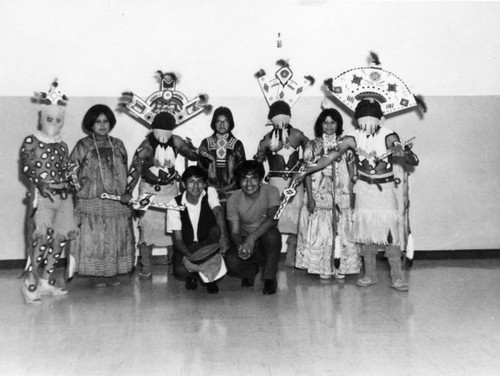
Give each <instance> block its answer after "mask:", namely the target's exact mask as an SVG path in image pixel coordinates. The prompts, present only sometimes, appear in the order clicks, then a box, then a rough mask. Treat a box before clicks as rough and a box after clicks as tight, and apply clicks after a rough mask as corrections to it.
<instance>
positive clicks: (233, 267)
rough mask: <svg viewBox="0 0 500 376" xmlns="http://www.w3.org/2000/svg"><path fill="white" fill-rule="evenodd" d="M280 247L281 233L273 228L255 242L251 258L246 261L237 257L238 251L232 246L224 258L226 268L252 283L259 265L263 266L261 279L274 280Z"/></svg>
mask: <svg viewBox="0 0 500 376" xmlns="http://www.w3.org/2000/svg"><path fill="white" fill-rule="evenodd" d="M281 245H282V244H281V233H280V232H279V230H278V229H277V228H276V227H273V228H272V229H270V230H269V231H268V232H266V233H265V234H264V235H262V236H261V237H260V238H259V239H258V240H257V241H256V242H255V248H254V250H253V253H252V256H250V257H249V258H248V259H246V260H243V259H241V258H240V257H239V256H238V251H237V250H236V248H235V247H234V246H233V247H231V248H230V249H229V250H228V251H227V253H226V256H225V258H224V259H225V261H226V267H227V269H228V271H229V272H230V273H232V274H234V275H236V276H237V277H239V278H248V279H250V280H251V281H253V280H254V279H255V276H256V275H257V273H258V271H259V265H263V270H262V278H263V279H276V274H277V273H278V261H279V258H280V253H281Z"/></svg>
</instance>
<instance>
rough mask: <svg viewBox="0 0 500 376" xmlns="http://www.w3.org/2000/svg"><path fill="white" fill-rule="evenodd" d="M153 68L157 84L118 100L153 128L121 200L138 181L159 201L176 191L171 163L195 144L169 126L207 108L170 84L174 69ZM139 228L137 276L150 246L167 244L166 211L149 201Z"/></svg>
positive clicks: (145, 269) (148, 269)
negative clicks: (145, 95) (143, 93)
mask: <svg viewBox="0 0 500 376" xmlns="http://www.w3.org/2000/svg"><path fill="white" fill-rule="evenodd" d="M158 73H159V76H160V81H161V86H160V90H159V91H156V92H154V93H152V94H151V95H150V96H149V97H148V98H147V99H146V100H142V99H141V98H140V97H138V96H136V95H135V94H133V93H124V96H126V97H127V100H126V101H125V102H122V105H123V106H124V107H125V108H126V109H127V110H128V111H129V113H130V114H131V115H133V116H134V117H136V118H138V119H139V120H142V121H143V122H145V123H147V124H149V125H150V127H151V129H152V130H151V132H150V133H149V134H148V135H147V136H146V139H145V140H144V141H142V142H141V144H140V145H139V147H138V148H137V150H136V152H135V154H134V157H133V160H132V164H131V166H130V169H129V173H128V177H127V187H126V189H125V194H123V195H122V197H121V201H122V202H123V203H127V202H129V201H130V199H131V198H132V194H133V191H134V188H135V186H136V185H137V183H139V196H140V197H143V196H145V195H148V194H154V195H155V197H156V198H155V200H156V201H158V202H165V203H166V202H169V201H171V200H172V199H173V198H174V197H176V196H177V195H178V194H179V184H178V181H179V180H180V177H179V174H178V172H177V171H176V168H175V166H176V160H177V158H178V156H179V154H180V155H181V156H183V157H185V158H187V159H189V160H192V161H197V160H198V159H199V154H198V152H197V150H196V149H195V148H194V147H193V146H192V145H191V144H190V143H189V142H186V141H185V140H183V139H182V138H181V137H179V136H177V135H175V134H172V132H173V130H174V129H175V128H176V127H177V126H178V125H180V124H182V123H184V122H186V121H187V120H189V119H191V118H192V117H194V116H196V115H198V114H199V113H201V112H203V111H207V110H210V106H209V105H208V104H205V102H206V96H203V95H200V96H198V97H196V98H194V99H192V100H190V101H188V100H187V98H186V97H185V95H184V94H183V93H181V92H179V91H177V90H175V85H176V81H177V77H176V75H175V74H173V73H165V74H164V73H162V72H160V71H159V72H158ZM139 228H140V232H139V244H138V248H139V254H140V258H141V264H142V270H141V271H140V272H139V277H141V278H151V276H152V264H151V257H152V252H153V247H166V246H167V245H169V243H168V242H167V235H166V214H165V212H164V211H162V210H158V209H155V208H153V207H150V208H149V209H148V210H147V211H146V213H145V214H144V215H143V216H142V217H141V218H140V220H139Z"/></svg>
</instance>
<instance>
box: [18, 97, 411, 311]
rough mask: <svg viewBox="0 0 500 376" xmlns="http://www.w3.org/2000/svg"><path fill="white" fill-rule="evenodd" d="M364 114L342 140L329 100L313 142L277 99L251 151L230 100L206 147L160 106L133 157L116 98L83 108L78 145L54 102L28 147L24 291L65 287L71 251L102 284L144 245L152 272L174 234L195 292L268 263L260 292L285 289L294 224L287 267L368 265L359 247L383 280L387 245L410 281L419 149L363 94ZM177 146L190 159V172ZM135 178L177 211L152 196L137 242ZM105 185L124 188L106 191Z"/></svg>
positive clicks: (340, 272) (332, 270)
mask: <svg viewBox="0 0 500 376" xmlns="http://www.w3.org/2000/svg"><path fill="white" fill-rule="evenodd" d="M354 116H355V119H356V120H357V122H358V125H359V127H358V129H357V130H356V131H355V132H353V133H352V134H349V135H346V136H344V137H343V138H341V135H342V133H343V119H342V116H341V114H340V113H339V112H338V111H337V110H335V109H333V108H329V109H324V110H323V111H322V112H321V113H320V115H319V117H318V118H317V120H316V123H315V125H314V132H315V138H314V139H312V140H309V139H308V138H307V137H306V136H305V135H304V133H303V132H301V131H300V130H298V129H296V128H294V127H293V126H292V125H291V109H290V106H289V105H288V104H287V103H286V102H285V101H276V102H274V103H273V104H272V105H271V106H270V109H269V114H268V119H269V120H270V122H271V123H272V125H273V130H272V131H271V132H269V133H268V134H266V135H265V136H264V137H263V139H262V140H261V142H260V143H259V148H258V151H257V153H256V155H255V156H254V158H253V159H252V160H247V159H246V154H245V148H244V146H243V143H242V142H241V141H240V140H238V139H237V138H235V136H234V135H233V129H234V126H235V122H234V119H233V115H232V113H231V110H230V109H229V108H226V107H219V108H217V109H216V110H215V111H214V114H213V118H212V121H211V124H210V126H211V128H212V130H213V134H212V135H211V136H210V137H208V138H206V139H204V140H203V141H202V143H201V145H200V146H199V147H198V148H196V147H194V146H193V145H192V144H191V143H190V142H189V141H186V140H184V139H182V138H181V137H179V136H178V135H175V134H172V130H173V129H174V128H175V125H176V118H175V117H174V116H173V115H172V114H171V113H169V112H168V111H162V112H159V113H158V114H156V116H155V118H154V119H153V121H152V124H151V132H150V133H148V135H147V136H146V138H145V139H144V140H143V141H142V142H141V144H140V145H139V146H138V148H137V149H136V151H135V154H134V156H133V158H132V161H131V164H130V166H129V165H128V158H127V151H126V149H125V147H124V144H123V142H122V141H121V140H119V139H117V138H115V137H112V136H110V135H109V133H110V131H111V130H112V129H113V128H114V126H115V124H116V118H115V115H114V114H113V111H112V110H111V109H110V108H109V107H107V106H105V105H101V104H98V105H95V106H92V107H91V108H90V109H89V110H88V111H87V113H86V114H85V116H84V118H83V128H84V130H85V131H86V132H87V133H88V136H86V137H84V138H82V139H81V140H79V141H78V142H77V144H76V145H75V147H74V148H73V150H72V151H71V152H69V149H68V147H67V145H66V144H65V143H64V142H63V141H62V139H61V135H60V130H61V128H62V126H63V124H64V109H63V108H62V107H61V106H58V105H57V104H52V105H50V106H44V107H43V108H42V110H41V113H40V129H39V130H38V131H37V132H36V133H35V134H33V135H30V136H28V137H26V139H25V140H24V143H23V145H22V149H21V157H22V158H21V159H22V164H23V172H24V174H25V175H26V177H27V178H28V179H29V180H30V185H31V190H30V192H31V198H32V200H31V202H32V204H33V205H32V210H31V211H30V212H31V213H30V223H31V224H32V226H31V229H30V234H31V235H32V240H31V242H30V247H29V250H28V256H29V257H28V264H27V267H26V270H25V273H26V277H25V281H24V284H23V289H22V292H23V296H24V298H25V300H26V302H27V303H30V304H37V303H40V302H41V295H64V294H67V290H65V289H64V288H61V287H57V286H56V285H55V279H54V278H53V272H54V268H55V265H56V263H57V261H58V260H59V258H60V256H61V253H62V251H63V250H66V254H67V256H68V257H67V258H68V263H69V266H68V269H69V270H70V272H71V274H73V273H77V274H79V275H83V276H92V277H94V278H95V286H96V287H105V286H107V285H109V286H117V285H119V284H120V281H119V279H118V278H117V276H118V275H120V274H125V273H130V272H131V271H132V270H133V268H134V265H135V258H136V245H137V248H138V251H139V256H140V257H139V260H140V268H139V270H138V272H139V276H140V277H141V278H151V276H152V252H153V248H154V247H163V246H166V245H168V244H169V241H168V240H167V239H168V236H171V239H172V241H173V255H172V264H173V271H174V274H175V276H176V277H177V278H179V279H181V280H183V281H185V287H186V288H187V289H196V288H197V287H198V285H199V284H200V283H203V285H204V286H205V287H206V290H207V292H208V293H217V292H218V291H219V288H218V286H217V280H218V279H220V278H221V276H223V275H224V274H225V272H226V270H227V271H228V272H229V273H230V274H232V275H235V276H237V277H239V278H240V279H241V286H242V287H251V286H253V285H254V280H255V278H256V276H257V275H258V273H259V269H260V268H262V271H261V276H262V280H263V294H268V295H272V294H275V293H276V292H277V287H278V285H277V272H278V261H279V259H280V254H281V249H282V236H283V235H287V252H286V265H288V266H293V267H296V268H299V269H304V270H306V271H307V272H308V273H311V274H317V275H319V276H320V278H322V279H329V278H332V277H335V278H338V279H342V278H344V276H345V274H357V273H359V272H360V270H361V256H362V257H363V259H364V270H365V275H364V277H363V278H361V279H359V280H358V282H357V284H358V286H363V287H364V286H369V285H372V284H374V283H376V282H377V280H376V274H375V270H376V269H375V256H376V254H377V253H378V251H379V249H380V248H382V247H383V248H385V251H386V256H387V257H388V259H389V263H390V266H391V277H392V283H391V286H392V287H393V288H395V289H396V290H399V291H406V290H408V285H407V284H406V282H405V280H404V277H403V273H402V267H401V239H400V238H401V237H402V236H400V234H399V232H400V231H399V230H398V223H399V220H398V203H397V200H396V194H395V189H396V188H395V182H394V176H393V174H392V158H393V157H400V158H401V157H402V158H403V159H404V160H405V162H406V163H409V164H413V165H415V164H417V163H418V159H417V158H416V156H415V155H414V154H413V153H412V152H411V150H410V149H409V148H408V147H406V148H405V147H402V146H401V144H400V141H399V137H398V135H397V134H396V133H394V132H392V131H390V130H388V129H386V128H384V127H381V124H380V123H381V119H382V118H383V113H382V110H381V107H380V104H379V103H378V102H377V101H375V100H362V101H361V102H360V103H359V105H358V107H357V108H356V112H355V114H354ZM388 151H389V153H388ZM385 154H386V155H385ZM179 155H180V156H182V157H184V158H186V159H187V160H190V161H193V163H194V164H193V163H191V164H192V165H190V166H189V167H187V168H186V169H185V170H184V172H183V173H182V175H181V176H179V173H178V171H177V170H176V159H177V158H178V157H179ZM384 155H385V156H384ZM379 157H382V158H379ZM266 161H267V163H268V172H267V176H266V169H265V165H264V163H265V162H266ZM299 182H303V184H302V185H298V186H297V183H299ZM293 183H295V184H294V186H296V188H295V189H293V194H290V192H289V191H287V189H288V188H289V187H290V186H291V185H292V184H293ZM137 186H138V192H139V193H138V196H139V197H154V201H155V202H157V203H162V204H164V207H166V208H167V210H166V211H165V210H164V209H162V208H158V207H153V206H151V207H149V208H148V209H147V210H145V211H142V212H141V213H140V214H138V216H139V218H138V221H137V223H138V226H139V239H138V241H136V238H135V235H134V223H135V220H134V217H135V216H134V214H135V213H134V210H133V208H132V206H131V205H130V204H131V203H132V202H136V201H137V200H134V199H133V196H134V192H135V190H136V187H137ZM302 186H303V187H304V189H302ZM103 193H105V194H108V195H110V196H113V197H118V199H116V200H112V199H103V198H102V194H103ZM285 196H287V197H286V200H285V199H284V198H285ZM290 196H291V197H290Z"/></svg>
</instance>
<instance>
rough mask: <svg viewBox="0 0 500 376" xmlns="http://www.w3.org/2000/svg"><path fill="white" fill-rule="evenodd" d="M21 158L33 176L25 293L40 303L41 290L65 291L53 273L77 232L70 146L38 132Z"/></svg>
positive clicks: (30, 300) (26, 144)
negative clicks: (69, 155)
mask: <svg viewBox="0 0 500 376" xmlns="http://www.w3.org/2000/svg"><path fill="white" fill-rule="evenodd" d="M21 160H22V169H23V173H24V175H25V176H26V177H27V178H28V179H29V180H30V196H31V209H32V210H30V211H31V213H30V218H29V223H28V227H29V230H30V237H31V244H30V248H29V249H28V265H27V270H26V272H27V279H26V280H27V281H28V282H27V284H25V286H24V290H23V293H24V295H25V299H26V301H27V303H38V302H39V301H40V297H39V294H51V295H62V294H65V293H66V291H65V290H62V289H58V288H56V287H55V286H54V283H55V280H54V279H52V278H51V276H52V274H53V273H54V269H55V266H56V264H57V262H58V261H59V258H60V257H61V253H62V251H63V250H64V247H65V246H66V242H67V241H68V240H70V239H73V238H74V236H75V234H76V227H75V223H74V219H73V198H72V196H71V192H70V184H69V183H68V175H69V170H68V162H69V157H68V147H67V145H66V143H65V142H63V141H61V140H60V137H57V138H55V139H50V138H48V137H47V136H45V135H44V134H42V133H41V132H38V133H36V134H35V135H31V136H28V137H26V138H25V139H24V142H23V144H22V147H21ZM40 268H42V269H43V271H42V273H41V275H39V269H40ZM49 286H50V287H49Z"/></svg>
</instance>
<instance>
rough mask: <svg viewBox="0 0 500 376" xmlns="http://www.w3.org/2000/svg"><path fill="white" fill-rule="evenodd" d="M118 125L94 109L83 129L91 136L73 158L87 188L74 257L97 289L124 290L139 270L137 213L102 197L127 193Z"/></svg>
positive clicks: (79, 206) (81, 195)
mask: <svg viewBox="0 0 500 376" xmlns="http://www.w3.org/2000/svg"><path fill="white" fill-rule="evenodd" d="M115 124H116V118H115V116H114V114H113V112H112V111H111V109H110V108H109V107H108V106H105V105H102V104H98V105H95V106H93V107H91V108H90V109H89V110H88V111H87V113H86V114H85V116H84V118H83V127H84V129H85V130H86V131H88V132H89V133H90V135H89V136H88V137H85V138H82V139H81V140H79V141H78V142H77V144H76V146H75V148H74V149H73V151H72V153H71V156H70V158H71V159H72V160H73V161H76V162H77V163H78V165H79V170H78V178H79V181H80V184H81V186H82V189H81V190H80V191H79V192H78V194H77V201H76V211H75V216H76V220H77V224H78V226H79V229H80V234H79V236H78V238H77V239H76V241H75V242H74V245H73V246H72V251H71V255H72V256H73V257H74V258H75V266H76V270H75V272H76V273H78V274H79V275H84V276H93V277H95V286H96V287H105V286H106V285H111V286H118V285H119V284H120V281H119V280H118V278H117V277H116V276H117V275H119V274H125V273H129V272H130V271H131V270H132V269H133V267H134V258H135V237H134V229H133V222H132V212H131V209H130V207H129V206H127V205H124V204H122V203H121V202H119V201H113V200H103V199H101V194H102V193H109V194H112V195H122V194H123V193H124V192H125V186H126V178H127V152H126V150H125V146H124V145H123V142H122V141H121V140H119V139H117V138H114V137H111V136H109V132H110V131H111V130H112V129H113V127H114V126H115Z"/></svg>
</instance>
